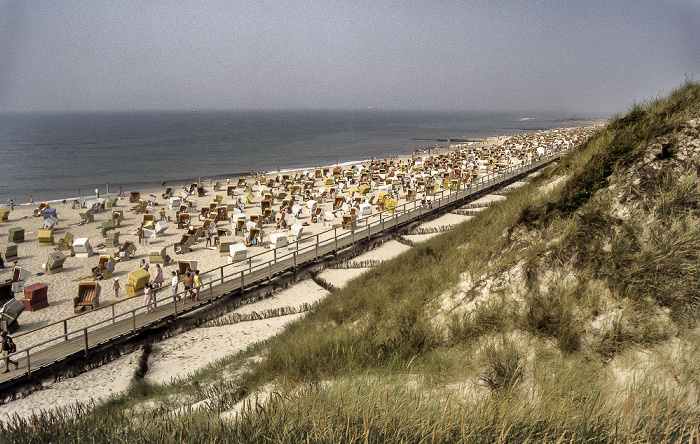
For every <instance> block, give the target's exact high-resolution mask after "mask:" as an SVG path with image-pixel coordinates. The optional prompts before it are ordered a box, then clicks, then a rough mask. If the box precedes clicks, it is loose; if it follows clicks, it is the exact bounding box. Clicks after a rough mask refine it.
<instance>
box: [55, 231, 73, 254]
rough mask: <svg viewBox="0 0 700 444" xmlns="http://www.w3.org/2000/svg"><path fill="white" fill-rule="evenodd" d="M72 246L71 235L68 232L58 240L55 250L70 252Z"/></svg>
mask: <svg viewBox="0 0 700 444" xmlns="http://www.w3.org/2000/svg"><path fill="white" fill-rule="evenodd" d="M72 246H73V234H72V233H71V232H70V231H66V234H64V235H63V238H62V239H59V240H58V244H57V245H56V249H58V250H70V249H71V247H72Z"/></svg>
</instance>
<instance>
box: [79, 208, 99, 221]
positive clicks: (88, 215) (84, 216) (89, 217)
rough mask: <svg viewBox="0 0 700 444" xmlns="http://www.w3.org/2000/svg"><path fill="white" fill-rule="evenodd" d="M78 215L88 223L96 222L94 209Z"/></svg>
mask: <svg viewBox="0 0 700 444" xmlns="http://www.w3.org/2000/svg"><path fill="white" fill-rule="evenodd" d="M78 215H80V219H81V220H84V221H85V222H86V223H89V222H95V214H94V212H93V210H92V209H89V210H86V211H83V212H82V213H78Z"/></svg>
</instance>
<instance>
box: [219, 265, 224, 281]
mask: <svg viewBox="0 0 700 444" xmlns="http://www.w3.org/2000/svg"><path fill="white" fill-rule="evenodd" d="M219 271H220V272H221V283H222V284H223V283H224V269H223V268H219Z"/></svg>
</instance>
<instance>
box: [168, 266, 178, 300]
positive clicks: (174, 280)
mask: <svg viewBox="0 0 700 444" xmlns="http://www.w3.org/2000/svg"><path fill="white" fill-rule="evenodd" d="M179 285H180V280H179V279H178V278H177V273H176V272H175V270H173V277H172V279H171V280H170V287H171V288H172V291H173V296H175V298H176V299H177V300H178V301H179V300H180V296H178V295H177V290H178V286H179Z"/></svg>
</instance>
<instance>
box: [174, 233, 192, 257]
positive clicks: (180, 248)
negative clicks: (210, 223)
mask: <svg viewBox="0 0 700 444" xmlns="http://www.w3.org/2000/svg"><path fill="white" fill-rule="evenodd" d="M196 242H197V236H196V235H194V234H189V233H185V234H183V235H182V239H180V242H178V243H176V244H174V245H173V246H174V247H175V253H179V254H186V253H189V252H190V251H192V247H193V246H194V244H195V243H196Z"/></svg>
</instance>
